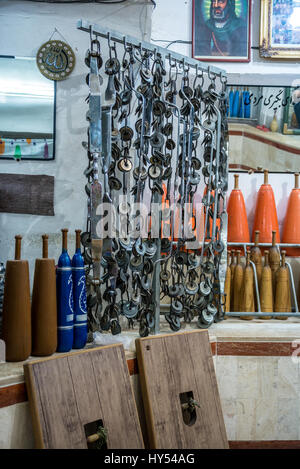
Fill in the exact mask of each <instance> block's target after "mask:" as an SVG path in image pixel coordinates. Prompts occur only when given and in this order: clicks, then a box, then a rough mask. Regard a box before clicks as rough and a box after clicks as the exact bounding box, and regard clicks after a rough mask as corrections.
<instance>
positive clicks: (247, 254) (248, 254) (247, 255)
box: [246, 251, 251, 267]
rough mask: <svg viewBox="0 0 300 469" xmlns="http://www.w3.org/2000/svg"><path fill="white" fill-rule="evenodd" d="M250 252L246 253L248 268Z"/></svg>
mask: <svg viewBox="0 0 300 469" xmlns="http://www.w3.org/2000/svg"><path fill="white" fill-rule="evenodd" d="M250 255H251V253H250V251H247V253H246V266H247V267H249V266H250Z"/></svg>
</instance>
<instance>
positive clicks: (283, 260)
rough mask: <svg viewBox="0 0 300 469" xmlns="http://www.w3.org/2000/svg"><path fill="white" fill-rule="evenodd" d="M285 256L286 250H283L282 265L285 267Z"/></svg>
mask: <svg viewBox="0 0 300 469" xmlns="http://www.w3.org/2000/svg"><path fill="white" fill-rule="evenodd" d="M285 256H286V251H282V252H281V262H282V267H285Z"/></svg>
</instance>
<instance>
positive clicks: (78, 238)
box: [75, 230, 81, 249]
mask: <svg viewBox="0 0 300 469" xmlns="http://www.w3.org/2000/svg"><path fill="white" fill-rule="evenodd" d="M75 233H76V249H80V242H81V240H80V233H81V230H75Z"/></svg>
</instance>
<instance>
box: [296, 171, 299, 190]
mask: <svg viewBox="0 0 300 469" xmlns="http://www.w3.org/2000/svg"><path fill="white" fill-rule="evenodd" d="M295 189H299V173H295Z"/></svg>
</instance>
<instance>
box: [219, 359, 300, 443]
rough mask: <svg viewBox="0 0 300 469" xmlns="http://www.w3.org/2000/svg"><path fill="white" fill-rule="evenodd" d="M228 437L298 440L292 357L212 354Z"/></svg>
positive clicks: (299, 388)
mask: <svg viewBox="0 0 300 469" xmlns="http://www.w3.org/2000/svg"><path fill="white" fill-rule="evenodd" d="M216 371H217V380H218V386H219V392H220V396H221V402H222V408H223V414H224V420H225V425H226V430H227V436H228V439H229V440H238V441H242V440H246V441H252V440H254V441H261V440H300V419H299V417H300V379H299V363H298V360H297V359H296V360H295V363H294V362H293V360H292V357H233V356H218V357H216Z"/></svg>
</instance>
